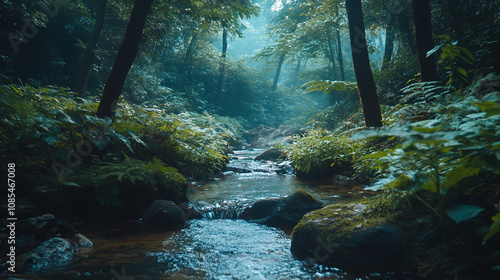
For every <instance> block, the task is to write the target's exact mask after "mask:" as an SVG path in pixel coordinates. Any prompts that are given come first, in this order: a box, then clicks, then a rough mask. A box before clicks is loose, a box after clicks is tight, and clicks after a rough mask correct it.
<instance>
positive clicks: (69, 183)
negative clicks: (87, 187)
mask: <svg viewBox="0 0 500 280" xmlns="http://www.w3.org/2000/svg"><path fill="white" fill-rule="evenodd" d="M64 186H68V187H79V188H81V187H82V186H80V185H78V184H77V183H73V182H66V183H64Z"/></svg>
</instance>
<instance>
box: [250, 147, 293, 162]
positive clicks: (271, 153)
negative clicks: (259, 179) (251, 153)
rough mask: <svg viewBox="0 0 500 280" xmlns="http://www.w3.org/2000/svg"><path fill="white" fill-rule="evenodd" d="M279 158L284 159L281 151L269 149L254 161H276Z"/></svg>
mask: <svg viewBox="0 0 500 280" xmlns="http://www.w3.org/2000/svg"><path fill="white" fill-rule="evenodd" d="M280 158H286V156H285V154H284V153H283V150H282V149H278V148H271V149H269V150H266V151H265V152H263V153H262V154H260V155H258V156H257V157H256V158H255V160H269V161H278V160H279V159H280Z"/></svg>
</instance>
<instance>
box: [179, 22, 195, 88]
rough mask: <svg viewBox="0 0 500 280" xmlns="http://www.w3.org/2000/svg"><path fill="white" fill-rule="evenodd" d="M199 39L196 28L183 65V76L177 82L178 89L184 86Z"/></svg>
mask: <svg viewBox="0 0 500 280" xmlns="http://www.w3.org/2000/svg"><path fill="white" fill-rule="evenodd" d="M197 39H198V31H197V30H195V31H194V34H193V36H192V37H191V40H190V41H189V45H188V48H187V50H186V55H185V57H184V65H183V66H182V73H181V77H180V79H179V82H178V83H177V89H178V90H181V89H182V87H183V86H184V81H185V80H186V75H187V72H188V68H189V65H190V64H191V59H192V58H193V53H194V45H195V43H196V40H197Z"/></svg>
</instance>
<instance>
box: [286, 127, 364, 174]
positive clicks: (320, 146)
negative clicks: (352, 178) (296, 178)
mask: <svg viewBox="0 0 500 280" xmlns="http://www.w3.org/2000/svg"><path fill="white" fill-rule="evenodd" d="M363 146H364V141H355V140H351V139H349V138H347V137H338V136H336V135H334V134H333V133H332V132H331V131H327V130H319V129H316V130H311V131H310V132H308V133H307V134H306V135H305V136H304V137H299V136H296V137H294V138H293V142H292V143H291V144H290V145H289V146H287V147H285V151H286V153H287V155H288V158H289V159H290V161H291V165H292V166H293V168H294V169H295V170H297V171H298V172H301V173H309V172H311V171H318V170H319V171H324V172H327V174H326V175H334V174H335V172H336V173H337V174H339V173H344V175H351V174H352V165H353V162H354V161H355V160H357V159H358V158H360V157H361V156H362V155H363V150H362V149H363Z"/></svg>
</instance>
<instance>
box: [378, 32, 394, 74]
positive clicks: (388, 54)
mask: <svg viewBox="0 0 500 280" xmlns="http://www.w3.org/2000/svg"><path fill="white" fill-rule="evenodd" d="M393 52H394V30H393V28H392V24H391V23H389V24H388V25H387V28H386V29H385V48H384V59H383V60H382V67H381V69H380V70H381V71H383V70H384V69H386V68H387V67H388V66H389V63H391V59H392V53H393Z"/></svg>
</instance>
